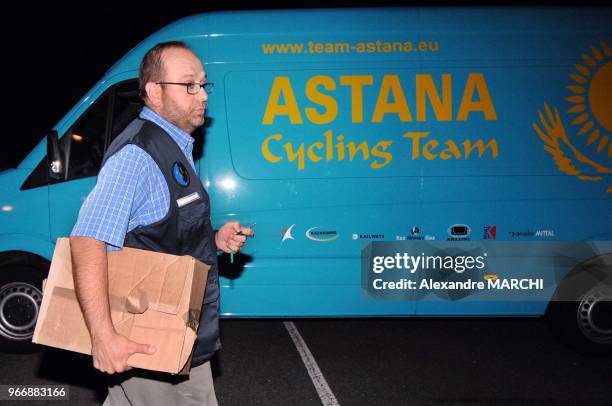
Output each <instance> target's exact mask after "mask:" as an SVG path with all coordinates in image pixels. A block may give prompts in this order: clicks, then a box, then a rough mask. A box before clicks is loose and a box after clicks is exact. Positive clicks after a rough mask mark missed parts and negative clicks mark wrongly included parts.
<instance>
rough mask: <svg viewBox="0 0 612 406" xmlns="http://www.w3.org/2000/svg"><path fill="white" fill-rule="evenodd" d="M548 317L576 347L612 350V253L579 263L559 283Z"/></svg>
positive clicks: (563, 338) (590, 350)
mask: <svg viewBox="0 0 612 406" xmlns="http://www.w3.org/2000/svg"><path fill="white" fill-rule="evenodd" d="M546 317H547V320H548V322H549V326H550V328H551V330H552V332H553V333H554V334H555V335H556V336H557V337H558V338H559V339H560V340H561V341H562V342H563V343H564V344H566V345H567V346H569V347H570V348H572V349H573V350H575V351H577V352H579V353H581V354H587V355H600V354H607V355H610V354H612V254H604V255H600V256H597V257H593V258H590V259H588V260H587V261H584V262H582V263H581V264H579V265H577V266H576V267H575V268H574V269H573V270H572V271H571V272H570V273H569V274H568V275H567V276H566V277H565V278H564V279H563V280H562V281H561V283H560V284H559V286H558V288H557V291H556V292H555V294H554V295H553V297H552V299H551V301H550V303H549V305H548V309H547V311H546Z"/></svg>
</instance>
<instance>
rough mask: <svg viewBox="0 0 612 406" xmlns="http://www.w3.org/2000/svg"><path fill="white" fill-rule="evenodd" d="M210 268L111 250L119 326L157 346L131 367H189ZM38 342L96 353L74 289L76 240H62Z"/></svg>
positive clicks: (45, 296) (182, 258)
mask: <svg viewBox="0 0 612 406" xmlns="http://www.w3.org/2000/svg"><path fill="white" fill-rule="evenodd" d="M208 269H209V266H208V265H206V264H203V263H202V262H200V261H198V260H196V259H194V258H192V257H190V256H175V255H169V254H160V253H156V252H152V251H144V250H138V249H134V248H123V249H122V250H121V251H112V252H109V253H108V290H109V303H110V309H111V317H112V320H113V325H114V326H115V330H116V331H117V332H118V333H120V334H123V335H125V336H126V337H128V338H129V339H130V340H133V341H136V342H139V343H143V344H153V345H155V347H156V349H157V350H156V352H155V354H153V355H148V354H134V355H132V356H131V357H130V358H129V359H128V365H130V366H132V367H136V368H144V369H151V370H155V371H162V372H170V373H173V374H176V373H184V372H186V371H188V370H189V364H188V363H187V361H188V360H190V357H191V352H192V350H193V344H194V342H195V338H196V333H197V329H198V324H199V320H200V311H201V306H202V299H203V296H204V289H205V287H206V280H207V275H208ZM32 341H33V342H35V343H38V344H44V345H49V346H51V347H57V348H63V349H66V350H70V351H76V352H80V353H84V354H91V341H90V336H89V331H88V330H87V326H86V325H85V320H84V318H83V313H82V312H81V308H80V307H79V303H78V301H77V299H76V295H75V292H74V282H73V279H72V261H71V255H70V240H69V239H68V238H60V239H58V240H57V245H56V247H55V252H54V254H53V260H52V262H51V269H50V271H49V277H48V278H47V281H46V284H45V289H44V293H43V300H42V305H41V309H40V313H39V315H38V321H37V323H36V329H35V330H34V337H33V338H32Z"/></svg>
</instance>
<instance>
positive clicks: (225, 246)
mask: <svg viewBox="0 0 612 406" xmlns="http://www.w3.org/2000/svg"><path fill="white" fill-rule="evenodd" d="M253 233H254V232H253V229H251V228H248V227H242V226H240V223H239V222H237V221H228V222H227V223H225V224H223V226H222V227H221V228H220V229H219V230H218V231H217V234H215V244H216V245H217V248H218V249H220V250H221V251H223V252H226V253H228V254H229V253H231V252H233V253H236V252H239V251H240V249H241V248H242V246H243V245H244V243H245V241H246V239H247V237H248V236H250V235H253Z"/></svg>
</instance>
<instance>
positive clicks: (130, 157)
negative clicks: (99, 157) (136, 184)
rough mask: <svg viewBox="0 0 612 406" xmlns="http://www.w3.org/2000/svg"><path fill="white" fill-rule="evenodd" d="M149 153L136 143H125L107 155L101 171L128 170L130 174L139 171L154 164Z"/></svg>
mask: <svg viewBox="0 0 612 406" xmlns="http://www.w3.org/2000/svg"><path fill="white" fill-rule="evenodd" d="M154 164H155V162H154V161H153V158H152V157H151V155H149V154H148V153H147V151H145V150H144V149H142V148H141V147H140V146H138V145H136V144H125V145H123V146H122V147H120V148H119V149H118V150H117V151H116V152H115V153H114V154H113V155H111V156H110V157H108V159H107V160H106V162H104V165H103V166H102V170H101V174H102V173H103V172H115V171H118V170H120V171H130V172H132V174H137V173H141V172H143V171H144V170H146V169H147V168H150V167H151V166H152V165H154Z"/></svg>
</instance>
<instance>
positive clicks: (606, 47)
mask: <svg viewBox="0 0 612 406" xmlns="http://www.w3.org/2000/svg"><path fill="white" fill-rule="evenodd" d="M611 20H612V15H611V9H610V8H600V9H598V8H577V9H569V8H528V9H527V8H523V9H522V8H503V7H499V8H390V9H342V10H340V9H338V10H292V11H261V12H254V11H249V12H217V13H209V14H200V15H195V16H192V17H189V18H185V19H182V20H180V21H177V22H175V23H173V24H171V25H169V26H167V27H165V28H163V29H162V30H160V31H159V32H157V33H155V34H153V35H151V36H150V37H148V38H147V39H146V40H144V41H143V42H142V43H140V44H138V45H137V46H136V47H135V48H134V49H133V50H132V51H130V52H129V53H128V54H126V55H125V56H124V57H123V58H122V59H121V60H119V61H118V62H117V63H116V64H115V65H114V66H113V67H112V68H111V69H110V70H109V71H108V72H107V73H106V74H105V75H104V77H102V78H101V79H100V81H99V82H98V83H97V84H96V85H95V86H94V87H93V88H92V89H91V90H90V91H89V92H88V93H87V94H86V95H85V96H84V97H83V98H82V99H81V100H80V101H79V102H78V103H77V104H76V105H75V106H73V107H72V109H70V110H69V111H68V112H67V114H66V115H65V116H64V117H63V118H62V120H61V121H60V122H58V123H57V125H56V126H55V127H54V128H53V129H52V131H50V132H49V134H48V136H47V138H46V140H45V141H43V142H41V143H40V145H38V146H36V147H35V148H34V149H33V150H32V151H31V152H30V153H29V155H28V156H27V157H26V158H25V160H24V161H23V162H21V163H20V164H19V166H18V167H17V168H15V169H11V170H6V171H4V172H2V173H0V191H1V193H0V335H1V336H2V340H3V342H4V344H5V346H9V347H10V346H14V345H16V344H19V343H26V342H28V341H29V340H30V338H31V336H32V333H33V330H34V325H35V321H36V317H37V314H38V307H39V305H40V303H41V296H42V294H41V289H42V286H41V284H42V280H43V279H44V278H45V275H46V273H47V271H48V268H49V261H50V259H51V257H52V254H53V250H54V244H55V241H56V239H57V238H58V237H62V236H67V235H69V233H70V231H71V229H72V226H73V224H74V222H75V219H76V217H77V214H78V210H79V208H80V206H81V204H82V202H83V199H84V198H85V196H87V194H88V192H89V191H90V189H91V188H92V187H93V185H94V183H95V181H96V174H97V173H98V170H99V169H100V164H101V161H102V157H103V154H104V152H105V150H106V148H107V147H108V146H109V144H110V143H111V141H112V140H113V138H114V137H115V136H116V135H117V134H119V133H120V132H121V130H122V129H123V128H124V127H125V126H126V125H127V123H129V122H130V121H131V120H132V119H133V118H134V117H135V116H136V115H137V114H138V111H139V109H140V108H141V106H142V104H141V101H140V100H139V98H138V93H137V80H136V78H137V75H138V65H139V62H140V60H141V58H142V56H143V55H144V53H145V52H146V51H147V50H148V49H149V48H151V47H152V46H153V45H155V44H156V43H158V42H163V41H169V40H181V41H185V42H186V43H187V44H188V45H189V46H190V47H191V48H192V49H193V50H194V51H195V52H196V53H197V54H198V55H199V57H200V59H201V60H202V61H203V62H204V67H205V70H206V72H207V75H208V80H209V81H210V82H213V83H214V91H213V92H212V94H211V95H210V97H209V101H208V108H207V116H208V119H207V124H206V125H205V128H203V129H201V130H198V131H197V132H196V133H195V134H194V137H195V138H196V139H197V140H198V142H199V143H200V146H199V147H198V148H196V151H195V155H196V167H197V170H198V173H199V175H200V178H201V180H202V182H203V184H204V186H205V187H206V188H207V190H208V192H209V194H210V197H211V202H212V203H211V204H212V210H213V211H212V219H213V221H214V223H215V224H216V225H220V224H222V223H224V222H225V221H228V220H238V221H240V222H241V223H244V224H246V225H250V224H253V223H255V224H256V225H255V231H256V236H255V238H253V239H250V240H249V242H248V244H247V246H246V249H245V251H244V253H242V254H240V255H237V256H236V258H235V261H234V263H231V262H230V261H229V259H225V258H222V259H221V264H222V267H221V268H222V278H221V285H222V293H221V294H222V304H221V306H222V314H223V315H224V316H225V317H375V316H376V317H378V316H402V317H403V316H438V315H440V316H541V315H548V316H550V319H551V320H553V321H554V322H555V324H554V325H555V326H557V327H558V330H559V331H560V332H561V333H562V334H563V336H564V337H566V338H569V339H572V340H574V342H576V343H579V344H581V345H584V346H589V347H594V348H598V349H605V350H609V349H610V346H611V345H612V307H611V304H612V287H611V278H612V254H611V251H612V250H610V248H609V247H610V241H612V204H611V198H612V182H611V180H612V178H611V174H612V162H611V157H612V139H611V138H612V97H611V95H612V27H611V25H610V21H611ZM442 242H443V243H444V244H447V245H449V246H452V244H455V243H456V244H457V246H458V247H459V246H461V244H466V243H468V244H479V243H481V242H487V243H488V244H489V245H488V246H489V247H491V245H490V244H502V245H500V246H511V245H512V244H513V243H517V244H519V245H515V247H518V246H520V247H530V246H532V245H533V246H537V244H540V243H546V244H553V245H554V244H557V245H556V246H557V247H568V246H571V244H570V243H576V244H579V243H586V244H587V246H588V247H589V250H587V251H588V253H587V254H584V250H581V251H580V252H582V254H580V255H577V256H576V255H573V251H572V250H571V249H566V250H564V251H563V252H564V253H565V255H564V256H563V258H562V259H559V257H557V259H556V260H555V261H553V263H552V264H548V265H546V266H538V265H537V264H539V263H540V262H538V261H535V260H534V261H531V262H530V261H523V262H515V264H520V265H515V266H514V267H510V268H507V269H506V270H505V271H504V272H506V273H507V274H512V275H513V277H514V279H517V280H519V278H522V279H520V280H523V279H526V278H530V279H533V280H536V281H535V283H536V284H537V283H539V282H538V280H543V281H544V283H543V284H542V289H539V290H540V292H539V295H540V296H538V298H537V300H536V299H533V300H531V299H529V298H527V299H525V300H506V299H507V298H505V297H500V298H499V300H486V301H484V300H478V297H479V295H480V293H478V292H472V294H468V295H460V296H459V297H457V296H453V295H446V296H444V295H437V296H436V300H423V298H422V297H420V298H417V297H416V296H414V300H410V296H408V297H406V298H405V300H385V299H384V298H382V299H380V298H378V299H377V298H372V297H368V294H367V292H366V293H364V286H363V272H362V259H363V258H364V256H363V252H365V251H367V249H368V247H373V246H379V245H380V244H387V243H388V244H400V245H402V244H403V245H402V246H409V244H412V243H414V244H425V243H432V244H433V243H442ZM503 244H505V245H503ZM521 244H522V245H521ZM530 244H531V245H530ZM559 244H560V245H559ZM564 244H565V245H564ZM568 244H570V245H568ZM521 252H523V253H525V251H523V250H522V251H521ZM525 255H527V256H529V255H528V254H525ZM534 258H535V256H534ZM501 274H503V272H501V273H500V272H497V273H495V274H493V273H488V274H486V275H482V278H481V279H483V280H487V281H488V280H495V278H498V277H500V275H501ZM501 276H503V275H501ZM420 277H421V279H423V280H425V278H426V275H425V274H422V276H420ZM376 283H378V282H376ZM517 283H519V282H517ZM520 283H522V282H520ZM544 285H545V286H544ZM381 286H382V285H381ZM386 286H389V285H386ZM439 286H441V289H447V288H448V289H451V288H449V287H447V285H444V284H443V285H439ZM534 286H535V285H534ZM538 286H539V285H538ZM567 292H571V294H569V296H568V294H565V293H567ZM417 299H418V300H417ZM557 299H562V300H557Z"/></svg>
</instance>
